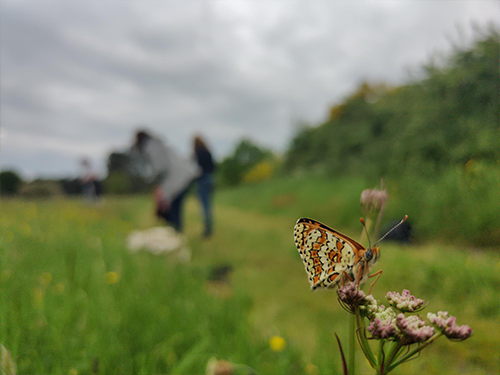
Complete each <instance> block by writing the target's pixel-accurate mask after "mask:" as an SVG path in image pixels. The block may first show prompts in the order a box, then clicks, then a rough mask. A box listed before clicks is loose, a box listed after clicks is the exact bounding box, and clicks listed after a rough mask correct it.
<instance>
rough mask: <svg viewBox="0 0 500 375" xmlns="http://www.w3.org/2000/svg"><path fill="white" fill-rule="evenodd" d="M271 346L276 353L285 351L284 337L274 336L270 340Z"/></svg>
mask: <svg viewBox="0 0 500 375" xmlns="http://www.w3.org/2000/svg"><path fill="white" fill-rule="evenodd" d="M269 346H270V347H271V349H272V350H274V351H275V352H281V351H283V349H285V346H286V341H285V339H284V338H283V337H280V336H273V337H271V339H270V340H269Z"/></svg>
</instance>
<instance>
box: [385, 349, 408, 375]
mask: <svg viewBox="0 0 500 375" xmlns="http://www.w3.org/2000/svg"><path fill="white" fill-rule="evenodd" d="M402 347H403V346H402V345H401V344H400V343H399V342H398V343H396V345H394V346H393V347H392V348H391V350H389V353H388V354H387V357H386V359H385V362H384V366H383V368H381V369H380V373H381V374H388V373H389V372H390V371H391V370H392V369H393V368H394V367H391V364H392V361H394V359H395V358H397V356H398V353H399V351H400V350H401V348H402Z"/></svg>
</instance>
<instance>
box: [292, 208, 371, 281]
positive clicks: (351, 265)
mask: <svg viewBox="0 0 500 375" xmlns="http://www.w3.org/2000/svg"><path fill="white" fill-rule="evenodd" d="M294 239H295V244H296V245H297V250H298V251H299V254H300V257H301V258H302V261H303V262H304V266H305V268H306V272H307V275H308V276H309V283H310V284H311V289H313V290H314V289H317V288H333V287H335V286H336V285H337V284H339V282H340V281H341V280H343V282H347V281H349V279H350V280H354V279H355V276H354V275H355V265H357V264H358V263H359V261H360V259H361V258H362V256H363V253H364V251H365V248H364V247H363V246H361V245H360V244H359V243H357V242H356V241H354V240H353V239H351V238H349V237H347V236H345V235H343V234H342V233H339V232H337V231H335V230H333V229H331V228H329V227H327V226H326V225H324V224H321V223H320V222H318V221H316V220H312V219H306V218H302V219H299V220H298V221H297V223H296V224H295V229H294Z"/></svg>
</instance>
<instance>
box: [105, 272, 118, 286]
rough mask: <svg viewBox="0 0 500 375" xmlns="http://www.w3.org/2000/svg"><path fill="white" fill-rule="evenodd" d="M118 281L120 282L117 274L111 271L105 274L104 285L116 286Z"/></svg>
mask: <svg viewBox="0 0 500 375" xmlns="http://www.w3.org/2000/svg"><path fill="white" fill-rule="evenodd" d="M118 281H120V274H119V273H118V272H115V271H111V272H108V273H107V274H106V283H108V284H116V283H117V282H118Z"/></svg>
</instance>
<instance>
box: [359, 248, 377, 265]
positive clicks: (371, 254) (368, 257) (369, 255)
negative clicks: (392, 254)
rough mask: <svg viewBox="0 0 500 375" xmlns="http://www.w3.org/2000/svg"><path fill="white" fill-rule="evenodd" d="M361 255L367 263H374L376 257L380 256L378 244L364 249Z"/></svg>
mask: <svg viewBox="0 0 500 375" xmlns="http://www.w3.org/2000/svg"><path fill="white" fill-rule="evenodd" d="M363 257H364V258H365V261H366V262H368V263H369V264H375V262H377V260H378V258H379V257H380V250H379V248H378V246H375V247H373V248H369V249H368V250H366V251H365V253H364V254H363Z"/></svg>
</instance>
